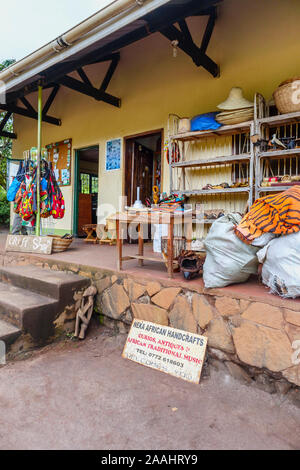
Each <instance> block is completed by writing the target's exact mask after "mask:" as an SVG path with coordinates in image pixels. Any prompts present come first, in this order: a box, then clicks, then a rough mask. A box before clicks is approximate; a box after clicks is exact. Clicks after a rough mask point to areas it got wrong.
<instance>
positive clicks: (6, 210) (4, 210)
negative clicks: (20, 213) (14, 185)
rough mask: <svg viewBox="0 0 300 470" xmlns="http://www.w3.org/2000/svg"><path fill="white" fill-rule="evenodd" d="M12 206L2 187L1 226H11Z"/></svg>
mask: <svg viewBox="0 0 300 470" xmlns="http://www.w3.org/2000/svg"><path fill="white" fill-rule="evenodd" d="M9 216H10V204H9V202H8V200H7V199H6V191H5V190H4V189H2V188H1V187H0V225H9Z"/></svg>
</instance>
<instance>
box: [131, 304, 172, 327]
mask: <svg viewBox="0 0 300 470" xmlns="http://www.w3.org/2000/svg"><path fill="white" fill-rule="evenodd" d="M132 312H133V316H134V318H139V319H140V320H145V321H150V322H153V323H158V324H160V325H166V326H167V325H168V323H169V322H168V315H167V312H166V310H164V309H163V308H160V307H156V305H151V304H140V303H133V304H132Z"/></svg>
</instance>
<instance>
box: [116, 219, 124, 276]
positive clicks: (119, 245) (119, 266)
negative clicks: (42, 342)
mask: <svg viewBox="0 0 300 470" xmlns="http://www.w3.org/2000/svg"><path fill="white" fill-rule="evenodd" d="M116 230H117V253H118V259H117V269H118V271H122V248H123V246H122V245H123V240H122V238H121V236H122V234H121V231H120V221H119V219H118V218H117V219H116Z"/></svg>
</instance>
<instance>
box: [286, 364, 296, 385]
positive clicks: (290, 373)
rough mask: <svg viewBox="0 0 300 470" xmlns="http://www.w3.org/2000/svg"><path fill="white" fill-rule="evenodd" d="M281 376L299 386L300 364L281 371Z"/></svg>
mask: <svg viewBox="0 0 300 470" xmlns="http://www.w3.org/2000/svg"><path fill="white" fill-rule="evenodd" d="M282 375H283V377H285V378H286V379H287V380H288V381H289V382H292V383H293V384H295V385H298V387H300V364H299V365H296V366H293V367H290V368H289V369H286V370H284V371H283V372H282Z"/></svg>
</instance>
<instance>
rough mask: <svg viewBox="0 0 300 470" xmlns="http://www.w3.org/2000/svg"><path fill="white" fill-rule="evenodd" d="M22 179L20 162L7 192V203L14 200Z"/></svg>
mask: <svg viewBox="0 0 300 470" xmlns="http://www.w3.org/2000/svg"><path fill="white" fill-rule="evenodd" d="M23 179H24V169H23V162H20V164H19V168H18V172H17V175H16V177H15V178H14V179H13V181H12V183H11V185H10V187H9V188H8V191H7V195H6V197H7V200H8V201H10V202H13V201H14V200H15V197H16V194H17V192H18V190H19V188H20V186H21V183H22V181H23Z"/></svg>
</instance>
